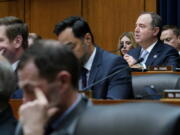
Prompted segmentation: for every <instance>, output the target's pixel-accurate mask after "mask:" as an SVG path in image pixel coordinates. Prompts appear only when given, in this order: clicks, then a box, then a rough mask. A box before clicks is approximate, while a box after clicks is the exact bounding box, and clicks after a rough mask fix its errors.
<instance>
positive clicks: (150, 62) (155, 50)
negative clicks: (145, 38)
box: [146, 42, 162, 66]
mask: <svg viewBox="0 0 180 135" xmlns="http://www.w3.org/2000/svg"><path fill="white" fill-rule="evenodd" d="M161 48H162V46H161V44H160V43H159V42H157V43H156V45H155V46H154V47H153V49H152V50H151V52H150V54H149V56H148V58H147V60H146V65H147V66H148V65H153V63H154V61H155V60H156V58H158V57H159V52H160V51H161Z"/></svg>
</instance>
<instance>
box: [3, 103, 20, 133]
mask: <svg viewBox="0 0 180 135" xmlns="http://www.w3.org/2000/svg"><path fill="white" fill-rule="evenodd" d="M16 124H17V120H16V119H15V118H14V116H13V113H12V109H11V107H10V105H9V106H8V108H7V109H5V110H4V111H3V112H0V134H1V135H14V132H15V129H16Z"/></svg>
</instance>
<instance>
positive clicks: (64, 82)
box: [56, 71, 72, 90]
mask: <svg viewBox="0 0 180 135" xmlns="http://www.w3.org/2000/svg"><path fill="white" fill-rule="evenodd" d="M56 81H57V82H58V83H59V84H60V87H61V89H63V90H65V89H69V87H70V86H71V85H72V77H71V74H70V73H69V72H67V71H61V72H59V73H58V74H57V76H56Z"/></svg>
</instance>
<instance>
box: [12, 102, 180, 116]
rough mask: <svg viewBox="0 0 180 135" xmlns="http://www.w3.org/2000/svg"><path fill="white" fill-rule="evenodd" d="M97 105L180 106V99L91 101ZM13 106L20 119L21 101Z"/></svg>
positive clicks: (13, 103)
mask: <svg viewBox="0 0 180 135" xmlns="http://www.w3.org/2000/svg"><path fill="white" fill-rule="evenodd" d="M91 100H92V102H93V103H94V104H95V105H103V104H104V105H105V104H120V103H132V102H159V103H166V104H173V105H179V106H180V99H161V100H135V99H134V100H128V99H123V100H99V99H91ZM9 103H10V104H11V106H12V110H13V113H14V115H15V117H16V118H17V119H18V110H19V107H20V105H21V104H22V100H21V99H11V100H10V102H9Z"/></svg>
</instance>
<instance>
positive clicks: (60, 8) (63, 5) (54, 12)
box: [25, 0, 81, 39]
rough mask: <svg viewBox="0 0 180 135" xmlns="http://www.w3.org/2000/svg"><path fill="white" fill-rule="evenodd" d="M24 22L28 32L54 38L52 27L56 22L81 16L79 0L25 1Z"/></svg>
mask: <svg viewBox="0 0 180 135" xmlns="http://www.w3.org/2000/svg"><path fill="white" fill-rule="evenodd" d="M25 5H26V6H25V7H26V22H28V24H29V27H30V32H36V33H38V34H40V35H41V36H42V37H44V38H54V39H56V36H55V35H54V34H53V29H54V26H55V24H56V23H57V22H59V21H61V20H63V19H64V18H66V17H68V16H72V15H81V0H53V1H50V0H25Z"/></svg>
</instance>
